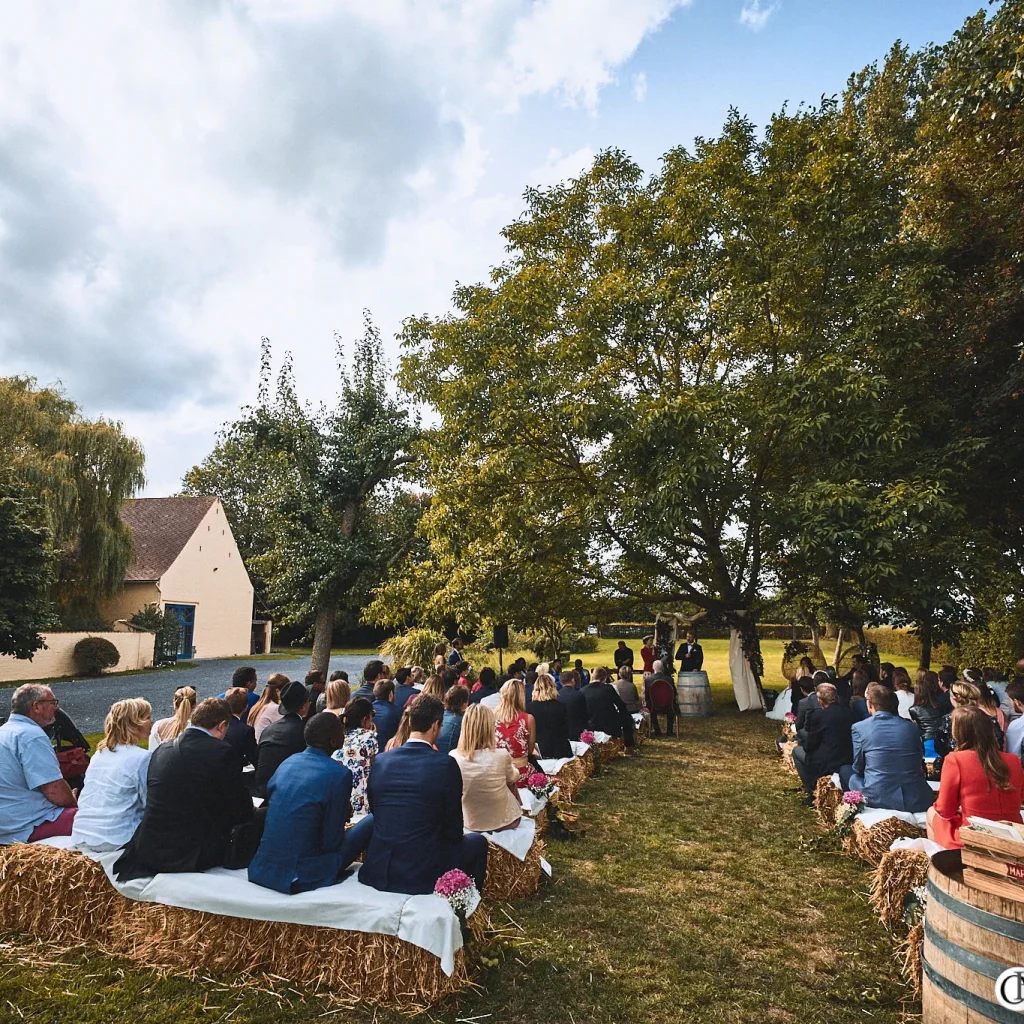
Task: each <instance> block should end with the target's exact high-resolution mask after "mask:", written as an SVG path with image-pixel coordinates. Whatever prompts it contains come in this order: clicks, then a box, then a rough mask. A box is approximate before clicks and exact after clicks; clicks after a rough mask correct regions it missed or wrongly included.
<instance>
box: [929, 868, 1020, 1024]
mask: <svg viewBox="0 0 1024 1024" xmlns="http://www.w3.org/2000/svg"><path fill="white" fill-rule="evenodd" d="M943 856H944V855H943ZM1022 964H1024V902H1022V901H1018V900H1013V899H1006V898H1005V897H1002V896H996V895H993V894H992V893H988V892H983V891H982V890H980V889H976V888H974V887H973V886H970V885H966V884H965V883H964V880H963V872H962V871H956V870H953V871H948V872H947V871H943V870H941V867H940V866H936V864H934V863H933V864H932V866H931V868H929V870H928V904H927V908H926V910H925V917H924V944H923V946H922V948H921V974H922V977H921V1002H922V1020H923V1024H954V1022H955V1024H985V1022H986V1021H999V1022H1002V1024H1021V1021H1024V1016H1022V1015H1021V1014H1020V1013H1018V1012H1017V1011H1015V1010H1008V1009H1004V1008H1003V1007H1002V1006H1001V1005H1000V1004H999V1002H998V1001H997V999H996V994H995V982H996V978H998V977H999V975H1000V974H1002V973H1003V971H1005V970H1006V969H1007V968H1008V967H1019V966H1021V965H1022Z"/></svg>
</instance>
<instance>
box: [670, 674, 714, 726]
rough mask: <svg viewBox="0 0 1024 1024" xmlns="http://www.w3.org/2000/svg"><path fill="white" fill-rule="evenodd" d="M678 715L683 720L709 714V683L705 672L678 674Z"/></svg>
mask: <svg viewBox="0 0 1024 1024" xmlns="http://www.w3.org/2000/svg"><path fill="white" fill-rule="evenodd" d="M676 697H677V698H678V700H679V714H680V715H681V716H682V717H683V718H703V717H704V716H706V715H710V714H711V682H710V680H709V679H708V674H707V672H680V673H679V678H678V679H677V680H676Z"/></svg>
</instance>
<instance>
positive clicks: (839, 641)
mask: <svg viewBox="0 0 1024 1024" xmlns="http://www.w3.org/2000/svg"><path fill="white" fill-rule="evenodd" d="M843 632H844V630H843V627H842V626H839V627H838V628H837V629H836V653H835V657H834V658H833V659H832V667H833V668H834V669H835V670H836V671H837V672H838V671H839V662H840V661H842V658H843Z"/></svg>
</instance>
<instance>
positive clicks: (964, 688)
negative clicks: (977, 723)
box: [949, 680, 981, 708]
mask: <svg viewBox="0 0 1024 1024" xmlns="http://www.w3.org/2000/svg"><path fill="white" fill-rule="evenodd" d="M949 696H950V699H951V700H952V702H953V703H954V704H955V705H956V706H957V707H958V708H966V707H977V706H978V702H979V701H980V700H981V690H979V689H978V687H977V686H975V685H974V683H964V682H961V681H960V680H957V681H956V682H955V683H954V684H953V687H952V689H951V690H950V691H949Z"/></svg>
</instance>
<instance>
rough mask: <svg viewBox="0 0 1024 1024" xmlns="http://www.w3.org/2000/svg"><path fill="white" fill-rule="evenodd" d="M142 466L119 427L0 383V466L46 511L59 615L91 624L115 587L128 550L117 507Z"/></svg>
mask: <svg viewBox="0 0 1024 1024" xmlns="http://www.w3.org/2000/svg"><path fill="white" fill-rule="evenodd" d="M144 462H145V455H144V454H143V451H142V448H141V446H140V445H139V443H138V442H137V441H135V440H134V439H132V438H129V437H127V436H125V434H124V433H123V431H122V430H121V426H120V424H118V423H112V422H109V421H107V420H104V419H98V420H89V419H86V418H85V417H84V416H83V415H82V413H81V411H80V410H79V408H78V406H77V405H76V404H75V403H74V402H73V401H71V400H70V399H69V398H67V397H65V396H64V395H63V394H62V393H60V392H59V391H55V390H52V389H49V388H37V387H36V384H35V381H34V380H32V379H31V378H26V377H5V378H0V464H3V466H4V469H5V473H6V474H7V475H8V476H9V477H10V478H11V479H13V480H14V481H17V482H18V483H20V484H21V485H23V486H24V487H25V488H26V493H27V494H29V495H31V496H32V497H33V498H34V499H35V500H36V501H38V502H39V504H40V505H41V506H42V507H43V509H44V510H45V521H46V525H47V527H48V529H49V532H50V536H51V538H52V541H51V542H52V545H53V548H54V550H55V552H56V555H57V580H56V585H55V587H54V591H53V597H54V599H55V603H56V604H57V605H58V608H59V610H60V614H61V616H62V617H64V616H68V617H69V618H71V617H75V618H78V619H94V618H95V617H96V604H97V602H98V601H99V600H101V599H102V598H104V597H109V596H110V595H111V594H113V593H114V592H116V591H117V589H118V588H119V587H120V586H121V585H122V583H123V581H124V573H125V569H126V568H127V567H128V564H129V563H130V561H131V557H132V548H131V534H130V532H129V530H128V528H127V526H126V525H125V524H124V522H123V520H122V518H121V507H122V505H123V504H124V501H125V499H127V498H130V497H132V495H134V494H135V492H136V491H137V490H138V489H139V488H140V487H141V486H142V484H143V483H144V480H145V478H144V476H143V471H142V470H143V465H144Z"/></svg>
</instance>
